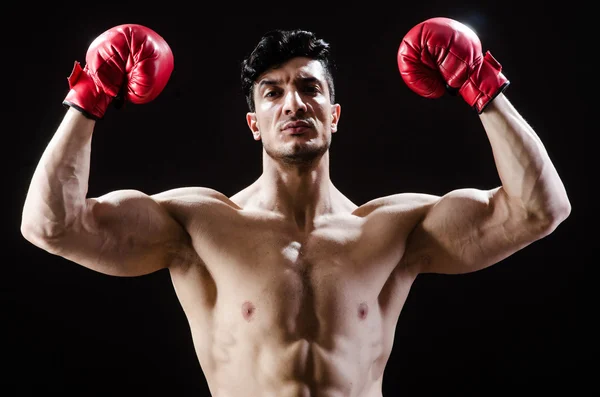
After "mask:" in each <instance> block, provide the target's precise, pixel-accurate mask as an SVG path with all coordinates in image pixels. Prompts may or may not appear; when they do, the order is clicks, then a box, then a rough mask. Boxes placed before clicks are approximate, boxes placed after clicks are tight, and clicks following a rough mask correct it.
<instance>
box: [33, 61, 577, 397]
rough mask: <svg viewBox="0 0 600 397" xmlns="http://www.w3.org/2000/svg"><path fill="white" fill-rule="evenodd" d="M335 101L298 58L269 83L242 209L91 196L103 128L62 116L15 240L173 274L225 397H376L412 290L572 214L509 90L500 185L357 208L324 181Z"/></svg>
mask: <svg viewBox="0 0 600 397" xmlns="http://www.w3.org/2000/svg"><path fill="white" fill-rule="evenodd" d="M327 90H328V87H327V85H326V83H325V79H324V74H323V69H322V67H321V65H320V64H319V63H318V62H315V61H311V60H308V59H306V58H296V59H293V60H291V61H289V62H287V63H285V64H284V65H283V66H282V67H280V68H278V69H272V70H270V71H267V72H266V73H265V74H264V75H263V76H261V78H260V79H259V82H258V84H257V87H256V88H255V101H256V112H253V113H248V115H247V122H248V126H249V128H250V131H251V132H252V134H253V137H254V139H256V140H262V143H263V147H264V151H263V173H262V175H261V176H260V177H259V178H258V179H257V180H256V181H255V182H254V183H253V184H252V185H250V186H248V187H247V188H245V189H244V190H242V191H240V192H239V193H237V194H235V195H234V196H232V197H226V196H225V195H223V194H221V193H219V192H216V191H214V190H211V189H207V188H193V187H189V188H181V189H175V190H171V191H167V192H163V193H160V194H157V195H147V194H144V193H142V192H138V191H133V190H128V191H117V192H112V193H109V194H107V195H105V196H102V197H99V198H88V197H87V186H88V176H89V160H90V158H89V156H90V151H91V142H92V133H93V130H94V127H95V122H94V121H92V120H89V119H86V118H85V117H84V116H83V115H82V114H80V113H79V112H78V111H76V110H74V109H69V110H68V111H67V113H66V115H65V118H64V120H63V122H62V123H61V125H60V126H59V128H58V130H57V131H56V133H55V135H54V137H53V138H52V140H51V142H50V143H49V145H48V147H47V149H46V151H45V152H44V154H43V156H42V158H41V160H40V164H39V166H38V168H37V169H36V171H35V173H34V175H33V178H32V182H31V187H30V190H29V192H28V195H27V197H26V201H25V205H24V211H23V220H22V227H21V230H22V233H23V235H24V236H25V237H26V238H27V239H28V240H29V241H31V242H32V243H33V244H35V245H37V246H38V247H40V248H42V249H45V250H47V251H48V252H50V253H53V254H56V255H60V256H62V257H64V258H66V259H68V260H71V261H73V262H76V263H79V264H81V265H82V266H85V267H87V268H89V269H92V270H95V271H98V272H102V273H105V274H110V275H117V276H127V277H133V276H139V275H144V274H148V273H151V272H154V271H157V270H160V269H164V268H168V269H169V271H170V274H171V278H172V280H173V284H174V287H175V290H176V292H177V296H178V298H179V299H180V301H181V304H182V307H183V309H184V311H185V313H186V315H187V318H188V320H189V324H190V328H191V332H192V337H193V341H194V345H195V349H196V352H197V356H198V360H199V362H200V364H201V366H202V369H203V371H204V373H205V376H206V379H207V381H208V384H209V387H210V390H211V393H212V395H213V396H215V397H233V396H240V395H245V396H257V397H259V396H265V397H266V396H274V397H275V396H277V397H287V396H329V397H334V396H335V397H342V396H344V397H381V396H382V383H383V373H384V369H385V366H386V362H387V360H388V357H389V356H390V353H391V351H392V346H393V343H394V332H395V328H396V323H397V320H398V318H399V315H400V312H401V310H402V307H403V305H404V303H405V300H406V298H407V295H408V293H409V290H410V288H411V285H412V283H413V282H414V280H415V279H416V277H417V276H418V275H419V274H422V273H442V274H458V273H467V272H472V271H477V270H480V269H484V268H486V267H488V266H490V265H493V264H495V263H497V262H499V261H501V260H502V259H504V258H506V257H508V256H509V255H511V254H513V253H514V252H516V251H518V250H520V249H522V248H524V247H526V246H527V245H529V244H531V243H533V242H534V241H536V240H539V239H541V238H543V237H544V236H546V235H548V234H549V233H551V232H552V231H553V230H554V229H555V228H556V227H557V226H558V225H559V224H560V223H561V222H562V221H563V220H564V219H565V218H566V217H567V216H568V215H569V213H570V204H569V200H568V198H567V195H566V193H565V190H564V187H563V184H562V182H561V180H560V178H559V176H558V174H557V173H556V170H555V169H554V166H553V165H552V163H551V161H550V159H549V158H548V155H547V153H546V151H545V149H544V147H543V145H542V144H541V142H540V140H539V139H538V138H537V136H536V135H535V133H534V132H533V130H532V129H531V127H530V126H529V125H528V124H527V123H526V122H525V121H524V120H523V118H522V117H521V116H520V115H519V114H518V113H517V111H516V110H515V109H514V108H513V107H512V105H511V104H510V102H509V101H508V99H507V98H506V97H505V96H504V95H502V94H501V95H500V96H498V97H497V98H496V99H495V100H494V101H493V102H492V103H491V104H490V106H489V107H488V109H486V111H485V112H484V113H483V114H482V115H480V118H481V122H482V124H483V126H484V129H485V131H486V133H487V135H488V138H489V141H490V144H491V145H492V149H493V153H494V158H495V162H496V166H497V169H498V173H499V176H500V179H501V181H502V185H501V186H499V187H496V188H493V189H491V190H488V191H482V190H476V189H461V190H457V191H453V192H449V193H448V194H446V195H444V196H441V197H438V196H434V195H427V194H416V193H401V194H397V195H392V196H388V197H382V198H378V199H374V200H372V201H370V202H368V203H365V204H362V205H356V204H354V203H352V202H351V201H350V200H349V199H348V198H347V197H345V196H344V195H343V194H342V193H341V192H340V191H339V190H338V189H337V188H336V187H335V186H334V184H333V183H332V181H331V179H330V176H329V154H328V153H329V152H328V150H327V149H328V145H329V142H330V141H331V137H332V134H333V133H335V132H336V131H337V127H338V122H339V120H340V115H341V107H340V105H339V104H331V103H330V102H329V99H328V98H329V97H328V91H327ZM298 120H302V121H301V122H300V121H298ZM291 121H297V124H292V125H290V124H289V122H291ZM288 127H289V128H288Z"/></svg>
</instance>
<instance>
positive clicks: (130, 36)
mask: <svg viewBox="0 0 600 397" xmlns="http://www.w3.org/2000/svg"><path fill="white" fill-rule="evenodd" d="M85 60H86V65H85V67H84V68H83V69H82V68H81V65H80V64H79V62H77V61H75V66H74V68H73V71H72V72H71V75H70V76H69V77H68V81H69V87H70V90H69V92H68V94H67V96H66V97H65V99H64V101H63V104H64V105H66V106H71V107H74V108H76V109H78V110H79V111H81V112H82V113H83V114H84V115H85V116H86V117H88V118H91V119H94V120H99V119H101V118H103V117H104V113H105V112H106V109H107V108H108V105H110V104H111V103H112V102H113V100H115V103H114V104H115V105H116V106H117V107H120V106H121V105H122V104H123V103H124V102H126V101H127V102H132V103H135V104H143V103H147V102H150V101H152V100H154V99H155V98H156V97H157V96H158V94H160V93H161V92H162V90H163V89H164V88H165V86H166V85H167V82H168V80H169V78H170V76H171V72H172V71H173V66H174V61H173V53H172V52H171V48H170V47H169V45H168V44H167V42H166V41H165V40H164V39H163V38H162V37H161V36H159V35H158V34H157V33H156V32H154V31H153V30H151V29H148V28H147V27H145V26H141V25H135V24H127V25H119V26H116V27H113V28H111V29H109V30H107V31H105V32H104V33H102V34H101V35H100V36H98V37H97V38H96V39H95V40H94V41H93V42H92V44H91V45H90V47H89V48H88V51H87V54H86V58H85Z"/></svg>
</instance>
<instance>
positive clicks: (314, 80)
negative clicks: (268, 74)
mask: <svg viewBox="0 0 600 397" xmlns="http://www.w3.org/2000/svg"><path fill="white" fill-rule="evenodd" d="M295 80H300V81H301V82H302V83H304V84H306V83H320V81H319V79H318V78H316V77H299V78H297V79H295ZM280 84H282V80H278V79H263V80H261V81H259V82H258V88H259V89H260V88H262V87H264V86H267V85H280Z"/></svg>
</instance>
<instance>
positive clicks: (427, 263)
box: [404, 188, 535, 274]
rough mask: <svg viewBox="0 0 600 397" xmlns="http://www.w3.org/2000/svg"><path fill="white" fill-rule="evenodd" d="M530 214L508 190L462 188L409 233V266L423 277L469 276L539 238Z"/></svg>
mask: <svg viewBox="0 0 600 397" xmlns="http://www.w3.org/2000/svg"><path fill="white" fill-rule="evenodd" d="M527 222H528V215H527V212H526V211H525V209H524V208H523V207H521V206H520V205H518V203H514V202H511V200H509V199H508V196H507V195H506V194H505V192H504V190H502V188H497V189H493V190H488V191H485V190H477V189H460V190H456V191H453V192H451V193H449V194H447V195H445V196H444V197H442V198H441V199H440V200H439V201H438V202H437V203H436V204H435V205H433V206H432V207H431V208H430V209H429V210H428V212H427V214H426V215H425V216H424V218H423V220H422V221H421V222H420V223H419V224H417V226H416V227H415V229H414V230H413V231H412V233H411V234H410V235H409V238H408V241H407V247H406V252H405V255H404V262H405V264H407V265H413V266H415V267H417V269H418V271H419V272H421V273H445V274H459V273H468V272H472V271H476V270H480V269H483V268H486V267H488V266H490V265H492V264H494V263H497V262H499V261H501V260H502V259H504V258H506V257H508V256H509V255H511V254H513V253H514V252H516V251H518V250H519V249H521V248H523V247H525V246H526V245H528V244H530V243H531V242H532V241H533V240H534V239H535V237H534V236H535V233H532V232H531V230H530V229H529V228H528V227H527V226H528V225H527Z"/></svg>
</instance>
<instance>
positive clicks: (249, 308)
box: [242, 302, 256, 321]
mask: <svg viewBox="0 0 600 397" xmlns="http://www.w3.org/2000/svg"><path fill="white" fill-rule="evenodd" d="M255 311H256V308H255V307H254V305H253V304H252V302H244V304H243V305H242V317H244V319H245V320H246V321H250V320H252V318H253V317H254V312H255Z"/></svg>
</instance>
